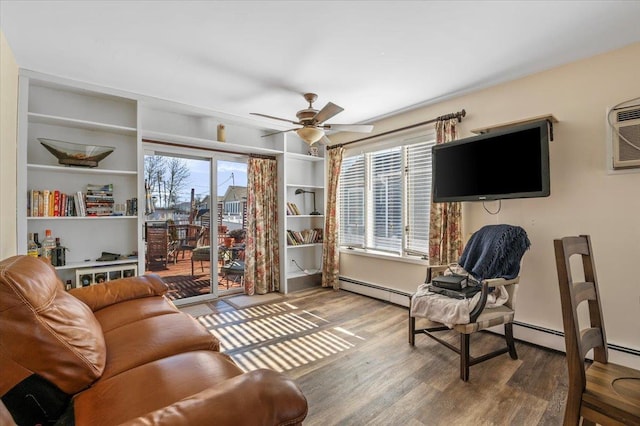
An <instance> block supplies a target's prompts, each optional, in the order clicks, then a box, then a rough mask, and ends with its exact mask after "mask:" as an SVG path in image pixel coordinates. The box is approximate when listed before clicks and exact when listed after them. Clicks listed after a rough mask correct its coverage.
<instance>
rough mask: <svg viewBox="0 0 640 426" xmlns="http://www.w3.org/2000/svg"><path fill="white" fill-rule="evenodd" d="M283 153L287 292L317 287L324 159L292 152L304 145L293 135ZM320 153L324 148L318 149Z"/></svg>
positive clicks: (322, 227) (320, 276) (321, 224)
mask: <svg viewBox="0 0 640 426" xmlns="http://www.w3.org/2000/svg"><path fill="white" fill-rule="evenodd" d="M287 148H288V149H290V150H291V151H293V152H287V153H286V154H285V156H284V164H283V173H284V176H285V179H284V187H283V192H284V212H285V220H284V222H285V223H284V226H283V230H284V234H285V235H284V244H285V246H286V250H283V251H284V253H283V258H284V260H283V266H284V267H283V270H284V277H285V282H286V288H287V290H288V291H297V290H301V289H304V288H308V287H312V286H317V285H319V284H320V280H321V278H322V237H323V232H324V206H325V192H324V184H325V162H324V157H323V156H313V155H307V154H304V153H300V152H296V149H297V150H301V149H308V146H307V145H306V144H305V143H304V142H303V141H301V140H299V139H298V138H297V137H295V136H291V139H290V140H287ZM319 151H321V153H322V154H324V149H320V150H319Z"/></svg>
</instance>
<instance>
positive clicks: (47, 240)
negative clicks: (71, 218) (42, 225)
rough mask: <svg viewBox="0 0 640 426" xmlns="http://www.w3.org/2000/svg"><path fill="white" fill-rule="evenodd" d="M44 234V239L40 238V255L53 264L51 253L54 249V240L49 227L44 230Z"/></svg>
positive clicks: (52, 253)
mask: <svg viewBox="0 0 640 426" xmlns="http://www.w3.org/2000/svg"><path fill="white" fill-rule="evenodd" d="M44 235H45V237H44V240H42V257H44V258H46V259H47V260H48V261H49V263H51V264H52V265H54V266H55V262H54V260H55V259H53V255H54V253H55V252H54V250H55V249H56V240H55V239H54V238H53V236H52V235H51V229H47V230H45V231H44Z"/></svg>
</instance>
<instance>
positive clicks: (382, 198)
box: [367, 148, 402, 253]
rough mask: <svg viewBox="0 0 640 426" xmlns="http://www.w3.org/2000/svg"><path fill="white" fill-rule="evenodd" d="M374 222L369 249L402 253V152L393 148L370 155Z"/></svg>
mask: <svg viewBox="0 0 640 426" xmlns="http://www.w3.org/2000/svg"><path fill="white" fill-rule="evenodd" d="M370 175H371V178H370V182H371V201H372V202H371V203H370V204H369V208H370V211H369V216H370V217H371V221H372V225H373V226H372V228H371V230H372V231H373V232H372V235H371V239H369V240H368V241H367V243H370V246H369V244H367V245H368V246H369V248H375V249H376V250H384V251H390V252H394V253H401V252H402V150H401V148H394V149H389V150H385V151H379V152H374V153H372V154H371V174H370Z"/></svg>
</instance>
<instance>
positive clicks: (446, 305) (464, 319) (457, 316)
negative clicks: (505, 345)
mask: <svg viewBox="0 0 640 426" xmlns="http://www.w3.org/2000/svg"><path fill="white" fill-rule="evenodd" d="M494 293H495V294H493V295H490V296H489V297H490V298H491V299H492V300H491V301H488V302H487V305H486V307H485V309H484V311H483V312H482V314H480V317H479V318H478V320H477V322H476V323H473V324H469V322H470V313H471V311H472V310H473V308H474V307H475V306H476V305H477V304H478V302H479V300H480V293H477V294H476V295H475V296H473V297H472V298H470V299H453V298H451V297H447V296H445V295H443V294H438V293H433V292H431V291H429V289H428V285H427V284H421V285H420V286H419V287H418V291H417V292H416V293H415V294H414V295H413V297H412V298H411V307H410V315H411V316H412V317H423V318H427V319H429V320H430V321H435V322H439V323H442V324H444V325H446V326H447V327H449V328H454V327H455V328H456V330H458V328H457V326H459V325H469V327H464V328H463V329H464V330H467V329H468V330H471V331H468V332H467V331H463V330H458V331H460V332H461V333H472V332H473V331H477V330H480V329H483V328H487V327H493V326H494V325H498V324H502V323H503V322H504V321H503V320H505V319H507V318H506V317H505V315H507V316H508V315H511V320H513V310H512V309H510V308H508V307H506V306H502V305H503V304H504V303H505V302H506V301H507V299H508V293H507V291H506V290H504V289H503V288H501V287H496V289H495V292H494ZM492 296H493V297H492ZM498 318H500V320H498ZM496 321H499V322H496ZM484 324H491V325H484Z"/></svg>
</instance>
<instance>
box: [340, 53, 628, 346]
mask: <svg viewBox="0 0 640 426" xmlns="http://www.w3.org/2000/svg"><path fill="white" fill-rule="evenodd" d="M469 69H470V72H472V71H471V70H472V69H473V67H472V66H471V64H470V67H469ZM639 69H640V43H636V44H634V45H631V46H628V47H626V48H623V49H620V50H616V51H612V52H609V53H606V54H603V55H600V56H597V57H593V58H590V59H587V60H583V61H579V62H575V63H572V64H569V65H566V66H562V67H560V68H556V69H552V70H548V71H546V72H542V73H539V74H535V75H532V76H529V77H526V78H523V79H519V80H517V81H513V82H510V83H506V84H501V85H498V86H495V87H491V88H488V89H486V90H482V91H478V92H475V93H471V94H467V95H463V96H460V97H457V98H455V99H450V100H447V101H443V102H440V103H438V104H435V105H432V106H429V107H425V108H421V109H419V110H416V111H412V112H407V113H405V114H402V115H400V116H398V117H394V118H389V119H385V120H384V121H382V122H380V123H377V125H376V130H375V131H376V132H381V131H384V130H387V129H392V128H398V127H402V126H405V125H408V124H412V123H417V122H420V121H425V120H428V119H430V118H433V117H437V116H439V115H442V114H446V113H449V112H455V111H459V110H460V109H462V108H464V109H466V111H467V117H466V118H465V119H464V120H463V122H462V123H461V124H460V125H459V127H458V129H459V131H460V137H467V136H471V135H472V134H471V133H470V129H476V128H482V127H486V126H491V125H494V124H499V123H505V122H510V121H514V120H518V119H526V118H529V117H535V116H539V115H544V114H553V115H554V116H555V117H556V118H557V119H558V120H559V123H557V124H556V125H555V126H554V133H555V140H554V141H553V142H551V144H550V161H551V196H550V197H548V198H533V199H522V200H503V201H502V208H501V210H500V212H499V213H498V214H497V215H490V214H489V213H487V212H485V210H484V209H483V206H482V203H464V205H463V214H464V232H465V236H468V235H469V233H471V232H473V231H475V230H477V229H478V228H480V227H481V226H482V225H484V224H494V223H509V224H514V225H520V226H522V227H524V228H525V229H526V230H527V233H528V234H529V238H530V240H531V243H532V246H531V249H530V251H529V252H527V254H526V255H525V257H524V260H523V267H522V271H521V285H520V286H519V289H518V302H517V313H516V321H520V322H524V323H528V324H533V325H536V326H540V327H545V328H549V329H554V330H562V317H561V311H560V300H559V291H558V284H557V275H556V268H555V258H554V251H553V239H554V238H558V237H562V236H566V235H575V234H591V236H592V243H593V248H594V252H595V258H596V267H597V273H598V278H599V281H600V292H601V297H602V304H603V310H604V316H605V322H606V327H607V338H608V339H609V342H610V343H615V344H618V345H622V346H625V347H629V348H633V349H636V350H640V332H638V330H640V278H639V276H640V274H638V268H637V266H638V264H640V216H639V213H638V212H640V169H639V170H638V173H627V174H609V173H608V172H607V166H606V151H607V145H606V144H607V143H608V141H607V132H606V125H605V114H606V110H607V108H608V107H611V106H613V105H616V104H618V103H620V102H622V101H626V100H629V99H631V98H634V97H638V96H640V79H639V78H638V70H639ZM425 78H428V72H425ZM636 103H640V100H638V102H636ZM334 140H336V141H339V139H334ZM505 178H507V179H508V176H506V177H505ZM487 207H488V208H489V210H491V211H494V210H495V209H497V207H498V203H497V202H489V203H487ZM340 275H342V276H346V277H349V278H352V279H355V280H362V281H366V282H370V283H376V284H380V285H384V286H389V287H393V288H396V289H401V290H406V291H415V288H416V286H417V285H418V284H419V283H420V281H421V280H422V279H423V276H424V266H422V265H415V264H407V263H399V262H388V261H382V260H380V259H379V258H369V257H363V256H356V255H349V254H344V253H342V254H341V260H340Z"/></svg>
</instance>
